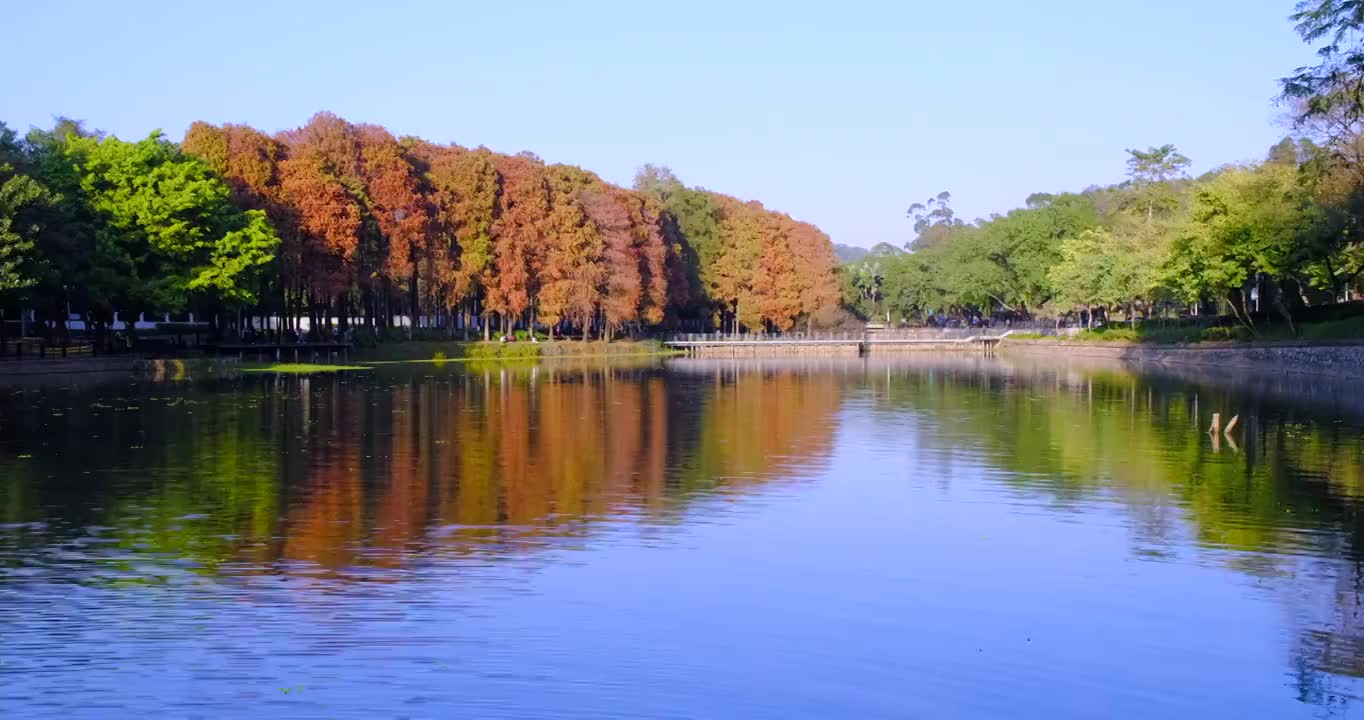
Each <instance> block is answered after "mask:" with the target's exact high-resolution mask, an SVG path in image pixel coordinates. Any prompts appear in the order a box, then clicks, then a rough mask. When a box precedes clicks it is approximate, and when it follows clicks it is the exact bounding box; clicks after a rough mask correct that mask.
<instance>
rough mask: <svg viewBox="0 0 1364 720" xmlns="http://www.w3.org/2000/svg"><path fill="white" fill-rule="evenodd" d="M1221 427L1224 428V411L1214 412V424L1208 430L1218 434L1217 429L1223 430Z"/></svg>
mask: <svg viewBox="0 0 1364 720" xmlns="http://www.w3.org/2000/svg"><path fill="white" fill-rule="evenodd" d="M1221 429H1222V413H1213V414H1212V425H1211V426H1210V427H1209V428H1208V432H1210V433H1212V434H1213V435H1216V434H1217V431H1218V430H1221Z"/></svg>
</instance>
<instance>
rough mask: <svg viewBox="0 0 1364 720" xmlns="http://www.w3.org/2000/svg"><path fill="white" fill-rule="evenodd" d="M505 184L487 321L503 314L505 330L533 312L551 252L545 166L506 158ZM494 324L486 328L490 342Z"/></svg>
mask: <svg viewBox="0 0 1364 720" xmlns="http://www.w3.org/2000/svg"><path fill="white" fill-rule="evenodd" d="M496 167H497V171H498V174H499V175H500V176H501V178H502V190H501V193H500V194H499V196H498V205H497V219H496V220H494V221H493V225H492V250H493V252H492V267H493V273H492V277H491V278H490V279H491V280H493V282H492V283H491V284H490V285H489V286H488V288H487V290H488V299H487V303H486V304H485V311H484V312H485V315H486V314H490V313H497V314H499V315H500V316H501V317H502V323H503V326H504V328H505V327H506V325H507V324H508V323H510V322H514V321H515V319H516V318H518V317H519V316H520V315H521V314H522V313H524V312H525V311H526V310H527V309H529V308H530V305H531V296H532V293H533V292H535V290H536V289H537V284H538V283H537V274H538V273H537V271H538V269H539V263H540V259H541V256H542V255H543V254H544V251H545V241H544V237H543V234H542V224H543V223H544V221H545V219H546V218H547V217H548V216H549V212H550V205H549V189H548V186H547V184H546V182H545V166H544V163H542V162H540V159H539V158H537V157H535V156H534V155H531V154H529V153H522V154H520V155H516V156H503V157H500V158H498V160H497V163H496ZM487 330H488V323H485V324H484V339H485V340H486V339H487V337H488V334H487Z"/></svg>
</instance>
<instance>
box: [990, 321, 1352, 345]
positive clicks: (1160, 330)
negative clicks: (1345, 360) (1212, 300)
mask: <svg viewBox="0 0 1364 720" xmlns="http://www.w3.org/2000/svg"><path fill="white" fill-rule="evenodd" d="M1257 330H1258V331H1259V333H1258V335H1257V334H1256V333H1253V332H1251V330H1250V328H1246V327H1242V326H1222V327H1199V326H1194V325H1184V326H1164V327H1162V326H1160V325H1155V324H1149V325H1138V326H1136V327H1128V326H1126V325H1109V326H1107V327H1102V328H1096V329H1094V330H1082V331H1080V332H1078V333H1076V334H1074V335H1061V336H1056V335H1041V334H1037V333H1013V334H1012V335H1010V336H1009V339H1010V340H1064V341H1067V342H1092V343H1143V344H1152V345H1188V344H1193V343H1205V342H1288V341H1296V342H1340V341H1349V340H1361V341H1364V317H1352V318H1345V319H1343V320H1333V321H1328V322H1316V323H1304V324H1300V325H1298V326H1297V330H1298V333H1297V334H1296V335H1295V334H1293V333H1292V332H1291V331H1290V330H1289V328H1288V326H1287V325H1285V324H1282V323H1277V324H1274V325H1266V326H1263V327H1259V328H1257Z"/></svg>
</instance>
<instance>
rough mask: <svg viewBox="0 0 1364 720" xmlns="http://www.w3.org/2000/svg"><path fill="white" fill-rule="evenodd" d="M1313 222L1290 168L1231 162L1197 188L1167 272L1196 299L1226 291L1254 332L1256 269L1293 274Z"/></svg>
mask: <svg viewBox="0 0 1364 720" xmlns="http://www.w3.org/2000/svg"><path fill="white" fill-rule="evenodd" d="M1311 222H1312V218H1311V217H1310V215H1308V214H1307V213H1304V212H1303V210H1302V191H1301V188H1300V186H1299V185H1298V182H1297V174H1296V171H1295V170H1293V169H1292V168H1287V167H1284V166H1281V165H1266V166H1262V167H1259V168H1246V167H1242V168H1232V169H1229V170H1226V171H1224V172H1222V173H1219V174H1218V175H1217V176H1215V177H1213V178H1212V179H1210V180H1209V181H1208V182H1206V183H1204V184H1202V185H1201V186H1200V187H1199V188H1198V190H1197V191H1196V192H1195V193H1194V207H1193V211H1192V214H1191V216H1190V219H1189V222H1188V223H1187V224H1186V225H1185V227H1184V228H1183V230H1182V231H1181V232H1180V233H1179V234H1178V235H1177V236H1176V237H1175V240H1174V244H1173V247H1172V248H1171V252H1170V254H1169V256H1168V260H1167V261H1166V263H1165V277H1166V279H1167V281H1168V282H1169V283H1170V284H1171V286H1172V287H1174V288H1175V289H1176V290H1177V291H1178V292H1179V293H1180V294H1181V295H1182V296H1183V298H1184V299H1185V300H1188V301H1190V302H1194V301H1197V299H1198V298H1200V297H1203V296H1207V295H1211V296H1215V297H1222V298H1225V299H1226V300H1227V301H1228V303H1229V304H1230V305H1231V308H1232V311H1233V313H1234V314H1235V315H1236V317H1237V318H1238V319H1239V320H1240V321H1241V322H1242V323H1243V324H1244V325H1246V327H1248V328H1250V329H1251V330H1252V332H1254V331H1255V326H1254V322H1253V321H1252V319H1251V318H1250V314H1249V312H1248V310H1249V296H1250V290H1251V288H1252V287H1253V286H1254V283H1255V279H1256V276H1257V274H1258V273H1263V274H1266V275H1269V276H1271V277H1276V278H1284V277H1288V276H1290V274H1291V272H1292V271H1293V267H1294V266H1293V262H1294V260H1295V259H1296V255H1295V253H1296V249H1297V247H1298V244H1299V242H1300V238H1301V237H1302V236H1303V235H1304V234H1305V233H1307V232H1309V231H1310V229H1311Z"/></svg>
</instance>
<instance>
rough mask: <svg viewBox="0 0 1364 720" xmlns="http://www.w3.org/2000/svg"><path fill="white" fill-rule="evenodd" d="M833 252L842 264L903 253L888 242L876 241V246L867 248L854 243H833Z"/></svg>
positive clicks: (903, 252)
mask: <svg viewBox="0 0 1364 720" xmlns="http://www.w3.org/2000/svg"><path fill="white" fill-rule="evenodd" d="M834 254H836V255H838V261H839V262H840V263H842V264H844V265H848V264H850V263H856V262H862V261H863V260H875V259H876V258H884V257H894V256H896V255H904V254H905V251H904V250H901V249H900V248H898V247H895V246H894V245H891V244H890V243H876V246H875V247H873V248H872V249H870V250H868V249H866V248H863V247H856V246H854V245H840V244H838V243H835V244H834Z"/></svg>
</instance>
